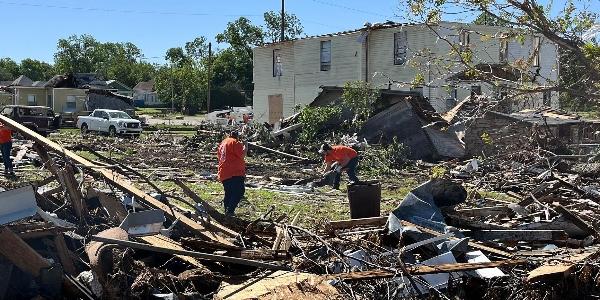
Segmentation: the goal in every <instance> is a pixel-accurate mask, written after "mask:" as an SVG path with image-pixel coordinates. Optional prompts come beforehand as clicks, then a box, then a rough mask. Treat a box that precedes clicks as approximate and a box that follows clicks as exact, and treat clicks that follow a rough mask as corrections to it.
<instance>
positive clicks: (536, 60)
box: [533, 36, 541, 67]
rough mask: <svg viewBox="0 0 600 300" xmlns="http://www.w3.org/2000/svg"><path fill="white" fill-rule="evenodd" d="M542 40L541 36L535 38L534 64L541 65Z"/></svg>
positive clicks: (535, 65)
mask: <svg viewBox="0 0 600 300" xmlns="http://www.w3.org/2000/svg"><path fill="white" fill-rule="evenodd" d="M540 42H541V39H540V37H539V36H536V37H534V38H533V66H534V67H539V66H540Z"/></svg>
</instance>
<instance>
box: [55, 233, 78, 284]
mask: <svg viewBox="0 0 600 300" xmlns="http://www.w3.org/2000/svg"><path fill="white" fill-rule="evenodd" d="M54 245H55V247H56V253H58V258H59V259H60V263H61V265H62V266H63V269H64V270H65V273H67V274H69V275H73V276H75V275H77V269H76V268H75V264H74V263H73V259H72V258H71V257H72V253H71V251H70V250H69V248H68V247H67V243H66V242H65V237H64V235H63V234H62V233H61V234H57V235H56V236H55V237H54Z"/></svg>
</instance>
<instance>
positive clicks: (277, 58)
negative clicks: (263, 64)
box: [273, 49, 283, 77]
mask: <svg viewBox="0 0 600 300" xmlns="http://www.w3.org/2000/svg"><path fill="white" fill-rule="evenodd" d="M277 76H283V64H282V62H281V55H280V54H279V49H275V50H273V77H277Z"/></svg>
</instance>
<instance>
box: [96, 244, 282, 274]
mask: <svg viewBox="0 0 600 300" xmlns="http://www.w3.org/2000/svg"><path fill="white" fill-rule="evenodd" d="M92 240H93V241H96V242H101V243H105V244H111V245H118V246H121V247H129V248H133V249H139V250H145V251H151V252H158V253H165V254H171V255H183V256H189V257H194V258H198V259H201V260H209V261H218V262H225V263H232V264H240V265H246V266H252V267H257V268H265V269H269V270H289V268H288V267H287V266H282V265H275V264H270V263H265V262H261V261H255V260H249V259H243V258H237V257H229V256H223V255H217V254H209V253H201V252H195V251H188V250H180V249H171V248H166V247H158V246H150V245H146V244H142V243H137V242H131V241H125V240H118V239H111V238H105V237H101V236H97V235H94V236H92Z"/></svg>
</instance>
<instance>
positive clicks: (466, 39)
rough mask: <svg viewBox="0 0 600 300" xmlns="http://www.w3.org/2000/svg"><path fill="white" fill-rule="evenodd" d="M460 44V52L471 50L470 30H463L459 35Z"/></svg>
mask: <svg viewBox="0 0 600 300" xmlns="http://www.w3.org/2000/svg"><path fill="white" fill-rule="evenodd" d="M458 43H459V46H460V51H464V50H466V49H467V48H469V45H470V44H471V36H470V33H469V31H468V30H466V29H462V30H461V31H460V34H459V35H458Z"/></svg>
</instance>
